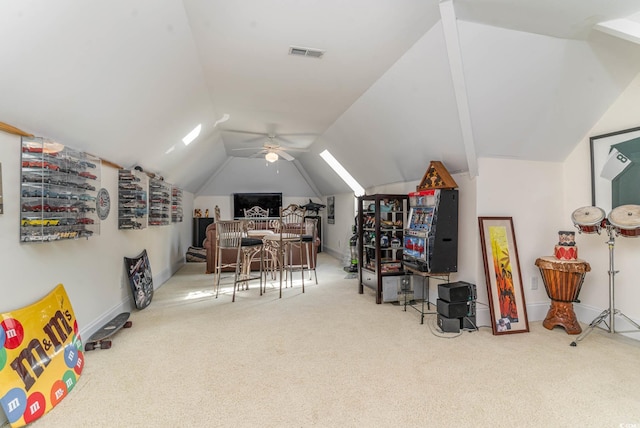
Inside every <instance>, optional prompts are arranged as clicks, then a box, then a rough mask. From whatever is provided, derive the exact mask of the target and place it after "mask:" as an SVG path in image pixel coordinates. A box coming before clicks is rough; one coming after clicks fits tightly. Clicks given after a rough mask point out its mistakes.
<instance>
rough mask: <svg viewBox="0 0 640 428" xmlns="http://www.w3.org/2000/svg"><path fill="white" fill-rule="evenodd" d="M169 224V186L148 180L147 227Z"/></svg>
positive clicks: (160, 181)
mask: <svg viewBox="0 0 640 428" xmlns="http://www.w3.org/2000/svg"><path fill="white" fill-rule="evenodd" d="M169 224H171V184H169V183H166V182H164V181H163V180H159V179H157V178H151V179H149V226H167V225H169Z"/></svg>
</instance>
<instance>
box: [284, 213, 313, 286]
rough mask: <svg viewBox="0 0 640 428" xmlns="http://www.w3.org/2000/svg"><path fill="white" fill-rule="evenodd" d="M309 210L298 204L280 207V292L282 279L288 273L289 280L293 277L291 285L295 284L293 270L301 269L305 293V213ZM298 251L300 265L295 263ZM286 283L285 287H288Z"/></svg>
mask: <svg viewBox="0 0 640 428" xmlns="http://www.w3.org/2000/svg"><path fill="white" fill-rule="evenodd" d="M306 212H307V210H306V209H305V208H303V207H301V206H298V205H296V204H290V205H289V206H287V207H286V208H280V222H279V223H278V228H279V230H278V233H279V236H278V238H279V248H280V251H279V252H278V264H279V267H280V294H281V295H282V279H283V275H284V274H285V273H286V275H287V276H286V278H287V281H288V279H289V278H291V286H293V271H294V270H298V269H300V270H301V272H302V275H301V279H302V292H303V293H304V270H305V265H306V264H305V262H304V244H303V236H304V235H305V232H306V229H305V220H304V217H305V214H306ZM294 252H296V253H298V255H299V257H296V259H297V260H299V261H300V265H295V264H294V262H293V261H294V257H293V253H294ZM286 286H287V285H286V283H285V287H286Z"/></svg>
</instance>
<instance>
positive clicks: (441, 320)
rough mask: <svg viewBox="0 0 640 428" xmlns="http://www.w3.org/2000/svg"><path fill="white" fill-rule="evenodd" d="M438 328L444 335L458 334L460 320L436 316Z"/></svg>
mask: <svg viewBox="0 0 640 428" xmlns="http://www.w3.org/2000/svg"><path fill="white" fill-rule="evenodd" d="M438 327H440V330H442V331H444V332H445V333H460V318H447V317H445V316H442V315H440V314H438Z"/></svg>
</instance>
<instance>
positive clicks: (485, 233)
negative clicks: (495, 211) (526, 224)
mask: <svg viewBox="0 0 640 428" xmlns="http://www.w3.org/2000/svg"><path fill="white" fill-rule="evenodd" d="M478 225H479V227H480V242H481V246H482V259H483V261H484V272H485V277H486V283H487V294H488V297H489V311H490V317H491V328H492V329H493V334H494V335H501V334H511V333H524V332H528V331H529V322H528V320H527V307H526V303H525V298H524V289H523V286H522V273H521V271H520V261H519V259H518V247H517V245H516V236H515V233H514V231H513V219H512V218H511V217H478Z"/></svg>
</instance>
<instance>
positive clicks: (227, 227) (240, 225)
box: [215, 220, 264, 302]
mask: <svg viewBox="0 0 640 428" xmlns="http://www.w3.org/2000/svg"><path fill="white" fill-rule="evenodd" d="M246 235H247V229H246V223H245V222H244V221H241V220H221V221H218V222H217V223H216V258H215V274H216V275H217V277H216V298H218V294H219V292H220V277H221V276H222V269H224V268H227V267H234V268H235V274H234V279H233V297H232V299H231V301H232V302H235V300H236V289H237V288H238V284H245V285H247V288H248V282H249V281H253V280H255V279H259V280H260V295H262V292H263V283H262V274H263V270H264V256H263V253H264V251H263V250H264V246H263V243H262V240H261V239H257V238H249V237H247V236H246ZM225 249H227V250H228V249H231V250H236V261H235V262H232V263H222V250H225ZM257 253H260V275H259V276H252V275H251V260H252V259H253V257H254V255H256V254H257Z"/></svg>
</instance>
